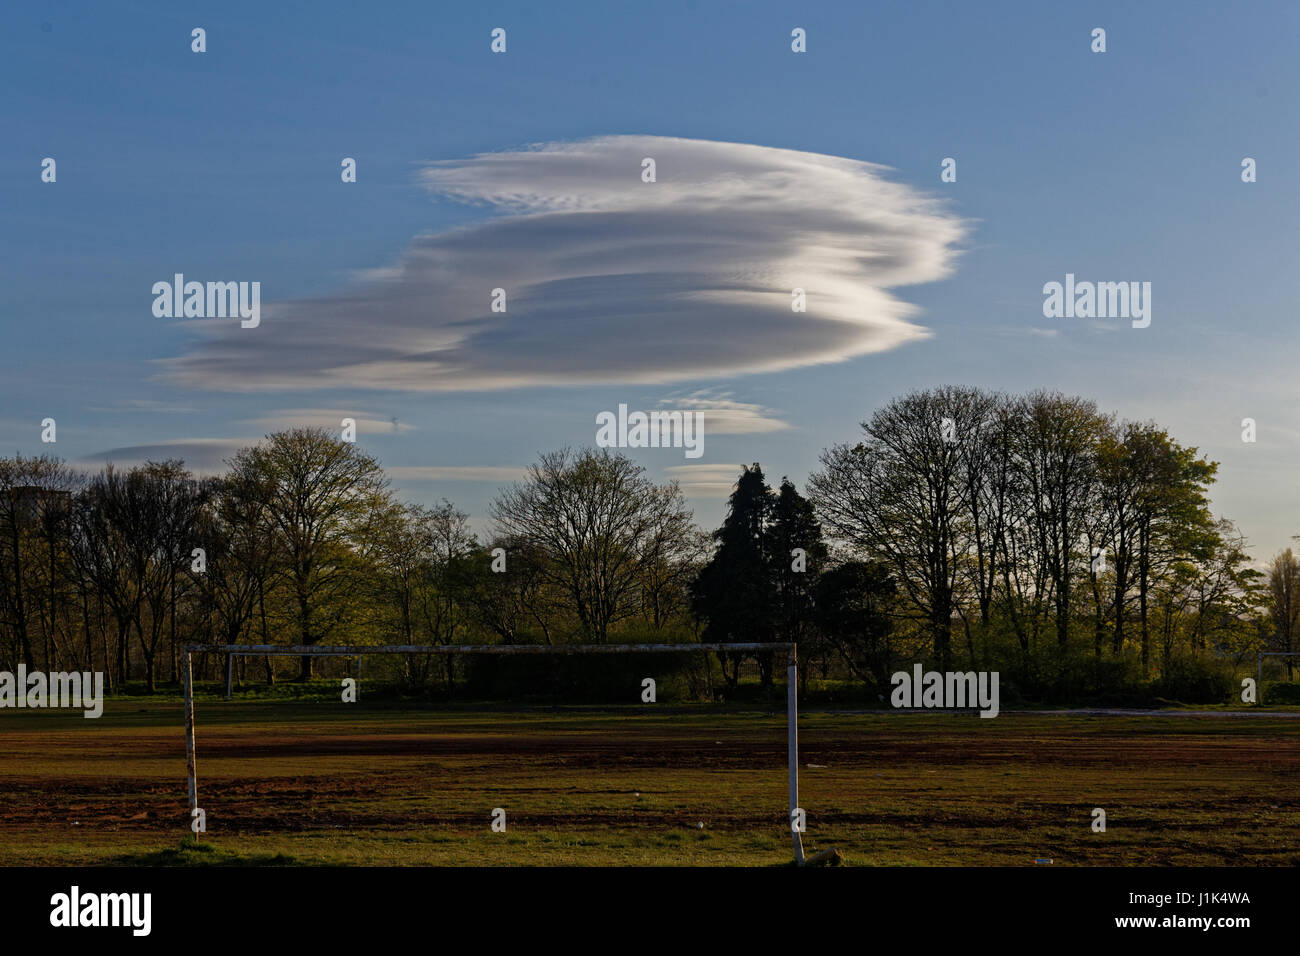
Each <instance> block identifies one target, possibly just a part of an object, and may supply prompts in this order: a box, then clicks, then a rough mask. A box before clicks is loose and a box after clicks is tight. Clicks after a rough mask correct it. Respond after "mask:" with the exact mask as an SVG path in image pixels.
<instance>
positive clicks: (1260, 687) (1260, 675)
mask: <svg viewBox="0 0 1300 956" xmlns="http://www.w3.org/2000/svg"><path fill="white" fill-rule="evenodd" d="M1266 657H1300V651H1260V652H1259V657H1258V659H1257V661H1256V668H1257V670H1256V680H1255V687H1256V693H1257V694H1258V695H1259V698H1258V699H1259V702H1260V703H1261V704H1262V703H1263V702H1264V658H1266Z"/></svg>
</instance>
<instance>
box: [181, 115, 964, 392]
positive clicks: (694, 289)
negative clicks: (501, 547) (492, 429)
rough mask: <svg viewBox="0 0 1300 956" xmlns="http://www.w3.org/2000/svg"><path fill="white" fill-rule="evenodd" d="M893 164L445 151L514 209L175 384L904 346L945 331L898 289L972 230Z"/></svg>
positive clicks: (479, 191) (929, 276) (658, 149)
mask: <svg viewBox="0 0 1300 956" xmlns="http://www.w3.org/2000/svg"><path fill="white" fill-rule="evenodd" d="M646 157H650V158H653V159H654V160H655V163H656V166H657V181H656V182H654V183H646V182H643V181H642V178H641V172H642V160H643V159H644V158H646ZM883 172H884V169H883V167H880V166H876V165H874V164H871V163H865V162H859V161H856V160H848V159H841V158H838V157H834V156H824V155H820V154H816V153H805V152H798V151H794V150H784V149H771V148H768V147H763V146H752V145H745V144H739V143H719V142H711V141H705V140H687V139H674V138H667V137H656V136H610V137H600V138H596V139H589V140H584V141H581V142H576V143H552V144H545V145H541V146H537V147H534V148H530V149H524V150H516V151H510V152H502V153H489V154H482V155H478V156H474V157H472V158H470V159H466V160H457V161H450V162H439V163H434V164H432V165H430V166H428V167H426V168H425V169H424V170H423V172H422V174H421V177H422V181H423V183H424V184H425V186H427V188H428V189H429V190H430V192H431V193H432V194H433V195H435V196H438V197H442V198H448V199H452V200H456V201H461V202H466V203H475V204H485V205H487V206H490V207H493V208H494V210H495V211H496V215H494V216H493V217H491V218H489V219H487V220H485V221H483V222H480V223H477V224H474V225H471V226H467V227H462V228H458V229H454V230H449V231H447V232H443V233H439V234H437V235H427V236H420V237H418V238H416V239H415V240H413V241H412V244H411V246H410V248H409V249H408V250H407V252H406V254H405V255H404V256H403V258H402V260H401V261H400V262H399V263H397V264H396V265H395V266H393V267H391V268H385V269H381V270H372V271H371V272H370V273H368V274H367V275H366V276H365V278H363V279H362V280H361V282H360V283H359V284H358V285H357V286H355V287H353V288H350V289H347V290H344V291H340V292H338V293H335V294H329V295H325V296H323V297H321V298H315V299H310V300H297V301H288V302H279V303H273V304H266V305H264V306H263V310H262V311H263V315H262V323H261V325H260V327H258V328H257V329H255V330H253V329H240V328H238V326H237V324H233V323H222V324H221V326H220V327H219V328H218V327H216V326H212V327H210V328H209V334H207V335H204V336H203V337H202V338H201V339H199V340H198V341H196V342H195V343H194V344H193V346H192V347H191V348H190V350H189V351H188V352H187V353H186V354H184V355H182V356H180V357H177V358H173V359H169V360H166V362H165V367H166V375H167V377H168V378H169V379H171V380H173V381H175V382H178V383H180V384H184V385H188V386H196V387H200V388H211V389H219V390H229V391H244V390H268V389H289V388H293V389H302V388H326V387H328V388H336V387H341V386H342V387H347V386H351V387H360V388H379V389H401V390H413V391H421V390H424V391H474V390H486V389H504V388H517V387H523V386H538V385H595V384H606V383H620V384H628V383H637V384H658V383H668V382H676V381H687V380H707V379H719V378H728V377H731V376H734V375H740V374H744V373H751V372H761V371H776V370H781V369H789V368H795V367H799V366H806V365H812V364H817V363H825V362H838V361H843V360H845V359H848V358H851V357H853V356H858V355H864V354H867V353H871V352H879V351H883V350H886V349H890V348H894V347H896V346H898V345H901V344H903V343H905V342H908V341H910V340H914V339H917V338H921V337H924V336H925V335H926V334H927V333H926V332H925V330H924V329H922V328H920V327H918V326H917V325H915V324H913V323H912V322H911V321H909V318H910V317H911V316H912V315H913V314H914V308H913V307H912V306H910V305H908V304H907V303H905V302H903V301H901V300H899V299H898V298H896V297H895V296H894V295H893V294H892V293H891V291H890V290H892V289H895V288H897V287H899V286H906V285H910V284H915V283H922V282H929V281H933V280H936V279H940V278H942V277H944V276H945V275H947V274H948V272H949V271H950V269H951V267H952V262H953V259H954V258H955V254H956V246H957V244H958V243H959V242H960V240H961V238H962V236H963V233H964V224H963V223H962V222H961V220H959V219H957V218H955V217H953V216H951V215H949V214H948V213H946V212H945V211H944V210H943V208H942V207H941V206H940V205H939V204H938V203H937V202H936V201H935V200H933V199H930V198H927V197H925V196H922V195H920V194H918V193H917V192H915V191H914V190H912V189H910V188H908V187H906V186H902V185H899V184H897V183H891V182H889V181H887V180H886V179H885V178H883V175H882V174H883ZM349 188H351V187H349ZM496 288H501V289H504V290H505V292H506V302H507V311H506V312H504V313H499V312H498V313H494V312H492V311H491V308H490V305H491V299H492V290H493V289H496ZM795 288H801V289H803V290H804V291H805V293H806V296H807V311H806V312H804V313H797V312H793V311H792V310H791V290H793V289H795ZM268 295H269V293H268ZM232 325H233V326H234V327H231V326H232Z"/></svg>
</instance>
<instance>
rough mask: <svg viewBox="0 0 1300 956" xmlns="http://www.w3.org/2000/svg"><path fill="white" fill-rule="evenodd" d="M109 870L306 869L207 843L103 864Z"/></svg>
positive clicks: (289, 860) (281, 858)
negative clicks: (222, 867) (186, 867)
mask: <svg viewBox="0 0 1300 956" xmlns="http://www.w3.org/2000/svg"><path fill="white" fill-rule="evenodd" d="M105 863H106V864H107V865H109V866H307V865H308V864H306V863H302V862H300V861H299V860H297V859H295V858H294V857H292V856H285V855H284V854H283V853H277V854H275V855H274V856H272V855H271V854H269V853H256V854H252V855H247V856H245V855H242V854H239V853H231V852H230V851H228V850H222V849H220V848H218V847H215V846H213V845H212V844H210V843H196V842H194V841H193V840H189V839H185V840H181V842H180V844H179V846H178V847H177V849H174V850H172V849H166V850H158V851H156V852H153V853H129V854H127V855H125V856H118V857H113V858H112V859H110V860H106V861H105Z"/></svg>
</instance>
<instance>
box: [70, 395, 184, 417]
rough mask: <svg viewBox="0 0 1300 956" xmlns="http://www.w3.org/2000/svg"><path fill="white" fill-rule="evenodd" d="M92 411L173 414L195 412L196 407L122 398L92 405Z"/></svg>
mask: <svg viewBox="0 0 1300 956" xmlns="http://www.w3.org/2000/svg"><path fill="white" fill-rule="evenodd" d="M89 410H90V411H92V412H114V413H117V412H167V413H172V414H175V413H177V412H185V413H189V412H197V411H198V409H197V408H186V407H185V406H183V405H176V404H174V403H172V402H160V401H157V400H155V399H151V398H129V399H123V400H122V401H120V402H116V403H114V404H112V405H92V406H90V409H89Z"/></svg>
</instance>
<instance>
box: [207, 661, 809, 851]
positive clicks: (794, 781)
mask: <svg viewBox="0 0 1300 956" xmlns="http://www.w3.org/2000/svg"><path fill="white" fill-rule="evenodd" d="M782 651H784V652H786V653H787V654H788V655H789V658H788V660H789V664H788V666H787V668H786V738H787V747H786V750H787V758H788V759H787V764H788V771H787V773H788V780H789V804H790V807H789V815H788V817H787V820H788V822H789V827H790V837H791V842H792V844H793V848H794V862H795V865H796V866H802V865H803V864H804V850H803V839H802V833H803V828H804V822H803V821H804V811H803V809H802V808H801V807H800V806H799V726H798V723H799V707H798V687H799V661H798V655H797V652H796V645H794V644H789V643H774V644H758V643H747V644H562V645H549V644H431V645H388V646H379V647H365V646H361V645H348V646H318V645H313V646H294V647H284V646H279V645H274V644H185V645H183V647H182V658H181V674H182V680H183V681H184V689H185V764H186V770H187V771H188V774H189V804H190V815H191V817H193V816H194V815H195V813H196V811H197V810H198V806H199V791H198V775H197V771H196V764H195V745H194V680H193V667H192V664H191V660H192V656H193V655H194V654H203V653H208V654H226V655H228V657H227V671H226V674H227V688H229V681H230V663H229V662H230V660H232V659H233V657H234V656H235V655H241V656H258V657H261V656H280V657H355V658H358V660H359V659H360V658H361V657H362V656H364V655H367V654H440V655H448V654H453V655H454V654H502V655H542V654H556V655H562V656H568V655H577V654H679V653H683V652H685V653H696V654H700V653H718V652H741V653H754V652H763V653H773V652H776V653H780V652H782ZM227 695H229V690H228V689H227ZM814 862H816V861H814Z"/></svg>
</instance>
